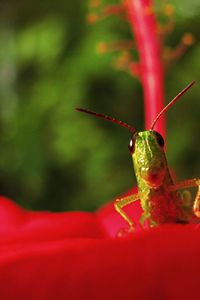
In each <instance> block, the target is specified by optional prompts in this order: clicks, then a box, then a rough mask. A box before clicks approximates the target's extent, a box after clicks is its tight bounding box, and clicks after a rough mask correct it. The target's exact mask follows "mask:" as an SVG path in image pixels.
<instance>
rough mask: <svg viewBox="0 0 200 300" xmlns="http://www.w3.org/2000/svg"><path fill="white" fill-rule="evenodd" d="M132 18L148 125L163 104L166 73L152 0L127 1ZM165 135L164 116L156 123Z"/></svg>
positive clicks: (149, 125)
mask: <svg viewBox="0 0 200 300" xmlns="http://www.w3.org/2000/svg"><path fill="white" fill-rule="evenodd" d="M125 2H126V3H125V5H126V8H127V11H128V17H129V21H130V24H131V27H132V30H133V31H134V36H135V38H136V43H137V47H138V51H139V56H140V72H141V73H140V79H141V82H142V85H143V90H144V106H145V107H144V109H145V128H146V129H147V130H149V129H150V127H151V124H152V122H153V120H154V119H155V118H156V116H157V115H158V113H159V112H160V111H161V110H162V109H163V107H164V74H163V65H162V63H161V53H160V52H161V51H160V44H159V41H158V34H157V23H156V18H155V16H154V14H153V12H152V0H126V1H125ZM155 130H157V131H159V132H160V133H161V134H162V135H163V136H165V117H164V116H163V117H162V118H161V119H159V121H158V122H157V124H156V125H155Z"/></svg>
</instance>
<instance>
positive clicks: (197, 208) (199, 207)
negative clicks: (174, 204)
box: [169, 178, 200, 218]
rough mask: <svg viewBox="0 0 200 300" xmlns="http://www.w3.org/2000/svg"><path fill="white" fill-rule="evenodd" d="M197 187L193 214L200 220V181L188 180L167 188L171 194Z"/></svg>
mask: <svg viewBox="0 0 200 300" xmlns="http://www.w3.org/2000/svg"><path fill="white" fill-rule="evenodd" d="M195 186H197V187H198V191H197V194H196V197H195V200H194V204H193V211H194V214H195V215H196V216H197V217H198V218H200V179H199V178H194V179H188V180H184V181H181V182H179V183H176V184H174V185H171V186H169V191H170V192H173V191H176V190H180V189H184V188H190V187H195Z"/></svg>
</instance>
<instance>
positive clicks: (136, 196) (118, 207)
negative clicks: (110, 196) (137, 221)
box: [114, 193, 140, 229]
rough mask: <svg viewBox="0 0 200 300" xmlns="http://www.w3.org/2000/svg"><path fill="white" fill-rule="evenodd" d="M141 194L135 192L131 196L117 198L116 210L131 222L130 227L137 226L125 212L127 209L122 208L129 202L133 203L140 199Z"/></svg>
mask: <svg viewBox="0 0 200 300" xmlns="http://www.w3.org/2000/svg"><path fill="white" fill-rule="evenodd" d="M139 199H140V197H139V194H138V193H137V194H134V195H131V196H127V197H125V198H121V199H116V202H115V203H114V206H115V210H116V211H117V212H118V213H119V214H120V216H121V217H122V218H123V219H124V220H125V221H126V222H127V223H128V224H129V226H130V228H133V229H134V228H135V226H134V221H133V220H132V219H131V218H130V217H129V216H128V215H127V213H125V211H124V210H123V209H122V208H123V207H125V206H126V205H128V204H131V203H133V202H135V201H137V200H139Z"/></svg>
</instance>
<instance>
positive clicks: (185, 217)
mask: <svg viewBox="0 0 200 300" xmlns="http://www.w3.org/2000/svg"><path fill="white" fill-rule="evenodd" d="M194 83H195V81H192V82H191V83H190V84H189V85H188V86H186V88H185V89H183V90H182V91H181V92H180V93H179V94H178V95H177V96H176V97H175V98H174V99H173V100H172V101H171V102H170V103H169V104H168V105H167V106H166V107H165V108H164V109H163V110H162V111H161V112H160V113H159V114H158V115H157V117H156V118H155V120H154V121H153V123H152V126H151V128H150V130H146V131H141V132H137V131H136V130H135V128H133V127H132V126H130V125H128V124H126V123H124V122H122V121H119V120H117V119H114V118H112V117H109V116H106V115H103V114H99V113H96V112H93V111H90V110H87V109H82V108H77V109H76V110H78V111H81V112H84V113H88V114H91V115H94V116H96V117H99V118H103V119H105V120H108V121H111V122H113V123H116V124H119V125H120V126H122V127H125V128H127V129H128V130H129V131H130V132H132V134H133V135H132V138H131V140H130V143H129V151H130V153H131V155H132V159H133V165H134V170H135V175H136V180H137V185H138V193H137V194H133V195H131V196H127V197H125V198H120V199H117V200H116V202H115V204H114V206H115V209H116V211H117V212H118V213H119V214H120V215H121V216H122V218H123V219H124V220H125V221H126V222H127V223H128V224H129V226H130V227H129V230H130V231H132V230H133V229H134V227H135V225H134V221H133V220H132V219H131V218H130V217H129V216H128V215H127V213H126V212H125V211H124V210H123V207H125V206H126V205H128V204H130V203H133V202H134V201H137V200H140V202H141V207H142V209H143V214H142V215H141V218H140V224H141V225H142V226H143V227H144V226H145V224H146V221H147V222H148V224H149V225H150V226H156V225H159V224H166V223H188V222H190V221H191V220H192V219H196V221H197V220H198V219H197V218H200V179H199V178H198V179H197V178H196V179H189V180H184V181H182V182H179V183H174V182H173V180H172V177H171V175H170V172H169V168H168V164H167V160H166V156H165V152H164V140H163V137H162V136H161V135H160V134H159V133H158V132H156V131H155V130H154V126H155V124H156V122H157V121H158V119H159V118H160V117H161V116H162V115H163V113H164V112H165V111H166V110H168V109H169V107H171V106H172V105H173V104H174V103H175V102H176V101H177V100H178V99H180V97H181V96H182V95H183V94H184V93H185V92H187V91H188V90H189V88H190V87H191V86H192V85H193V84H194ZM195 186H198V192H197V195H196V197H195V200H194V201H191V200H192V199H191V196H190V197H183V196H184V194H182V195H181V194H180V193H179V192H178V190H180V189H185V188H189V187H195ZM185 195H189V192H188V193H185ZM196 221H195V222H196Z"/></svg>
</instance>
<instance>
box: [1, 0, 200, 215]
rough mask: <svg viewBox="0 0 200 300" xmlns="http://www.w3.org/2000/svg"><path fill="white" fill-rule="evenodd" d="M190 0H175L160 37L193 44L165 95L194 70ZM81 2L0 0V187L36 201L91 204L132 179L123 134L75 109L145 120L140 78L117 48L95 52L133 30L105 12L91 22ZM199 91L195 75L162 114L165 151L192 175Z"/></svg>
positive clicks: (197, 64) (53, 206)
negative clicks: (119, 66)
mask: <svg viewBox="0 0 200 300" xmlns="http://www.w3.org/2000/svg"><path fill="white" fill-rule="evenodd" d="M9 2H10V6H9ZM104 2H106V1H104ZM115 2H117V1H115ZM197 2H198V1H192V2H191V1H190V2H189V1H186V0H184V1H180V0H176V1H174V4H175V10H176V15H175V18H176V19H177V24H176V27H175V31H174V32H173V33H172V34H171V36H169V38H168V41H167V43H168V44H169V45H175V44H177V43H178V41H179V40H180V39H181V36H182V35H183V34H184V32H187V31H190V32H193V33H194V35H195V38H196V43H195V44H194V45H193V46H192V47H191V48H190V49H189V50H188V52H187V53H186V54H185V55H184V56H183V57H182V58H181V59H180V60H179V61H177V62H176V63H175V64H174V66H173V67H172V68H171V69H170V70H169V71H168V74H167V76H166V98H167V99H168V101H169V100H170V99H171V98H172V97H173V96H174V95H176V94H177V92H179V91H180V90H181V89H182V88H183V87H184V86H185V85H186V84H187V83H188V82H190V81H191V80H193V79H196V80H198V78H199V68H200V59H199V57H200V55H199V52H200V46H199V42H198V40H199V38H200V33H199V17H198V13H199V12H200V8H199V5H198V3H197ZM86 4H87V3H83V1H81V2H80V1H78V0H76V1H73V2H69V1H65V2H64V1H61V0H59V1H58V2H57V3H56V7H55V6H54V2H52V1H48V2H44V3H43V4H41V3H40V2H38V3H37V1H36V3H34V7H33V4H32V2H31V3H29V1H24V2H23V1H21V2H20V5H19V3H17V2H16V3H11V1H5V0H3V1H2V5H1V8H2V9H1V12H0V14H1V20H2V21H1V26H0V40H1V48H0V187H1V190H0V191H1V194H4V195H7V196H9V197H12V198H13V199H14V200H16V201H17V202H20V203H21V204H23V205H24V206H27V207H30V208H33V209H49V210H64V209H87V210H92V209H96V208H97V207H99V206H100V205H102V204H103V203H105V202H106V201H108V200H110V199H112V198H114V197H116V196H117V195H119V194H122V193H123V192H124V191H126V190H127V189H130V188H131V187H132V186H133V184H134V175H133V169H132V163H131V159H130V157H129V153H128V151H127V145H128V141H129V138H130V136H129V133H128V132H126V131H125V130H123V129H122V128H118V127H117V126H115V125H113V124H109V123H106V122H103V121H102V122H101V121H100V120H98V119H95V118H92V117H91V118H90V117H89V116H86V115H82V114H80V113H78V112H75V110H74V108H75V107H78V106H80V107H86V108H89V109H92V110H96V111H99V112H103V113H106V114H109V115H111V116H115V117H116V118H119V119H122V120H124V121H126V122H128V123H130V124H133V125H134V126H135V127H136V128H138V129H139V130H140V129H142V128H143V124H144V122H143V103H142V89H141V86H140V84H139V82H138V81H137V80H136V79H134V78H132V77H131V76H130V75H129V74H127V73H125V72H123V71H117V70H115V69H114V68H113V66H112V64H113V62H114V60H115V59H116V58H117V56H118V53H109V54H106V55H99V54H98V53H97V52H96V47H97V45H98V43H99V42H100V41H102V40H103V41H116V40H120V39H123V38H127V37H128V38H130V37H131V35H130V29H129V27H128V24H126V23H125V22H124V21H122V20H121V21H120V20H119V19H118V18H117V17H112V18H109V19H107V20H104V21H102V22H99V23H97V24H96V25H94V26H89V25H88V24H87V23H86V21H85V17H86V14H87V7H86ZM188 4H190V7H191V9H190V10H188ZM180 7H181V9H180ZM188 11H189V12H190V13H187V12H188ZM199 90H200V87H199V83H198V85H196V86H195V87H194V88H193V90H192V91H190V92H189V95H188V96H187V99H183V101H181V103H179V104H177V105H176V106H175V107H174V108H172V109H171V110H170V111H169V113H168V115H167V119H168V145H169V149H168V157H169V159H170V164H171V165H172V166H174V169H175V170H177V176H179V177H180V178H188V177H195V176H199V173H198V171H199V160H198V153H199V150H200V143H199V139H198V131H199V111H200V106H199V99H198V94H199Z"/></svg>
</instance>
